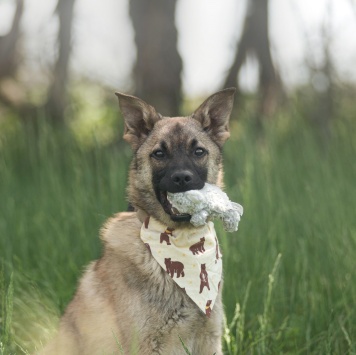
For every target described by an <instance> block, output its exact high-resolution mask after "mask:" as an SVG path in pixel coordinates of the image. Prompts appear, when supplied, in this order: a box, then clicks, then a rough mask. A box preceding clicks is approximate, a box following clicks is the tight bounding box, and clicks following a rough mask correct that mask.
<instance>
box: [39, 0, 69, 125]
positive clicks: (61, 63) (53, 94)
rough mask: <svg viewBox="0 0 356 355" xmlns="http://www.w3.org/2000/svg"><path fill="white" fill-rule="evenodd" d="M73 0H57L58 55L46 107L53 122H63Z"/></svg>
mask: <svg viewBox="0 0 356 355" xmlns="http://www.w3.org/2000/svg"><path fill="white" fill-rule="evenodd" d="M74 2H75V0H58V4H57V8H56V12H57V14H58V17H59V31H58V46H59V48H58V57H57V61H56V64H55V66H54V70H53V79H52V84H51V86H50V88H49V90H48V98H47V103H46V107H47V110H48V114H49V116H50V119H51V120H52V121H53V123H58V124H62V123H63V122H64V111H65V109H66V108H67V105H68V93H67V83H68V65H69V58H70V53H71V39H72V23H73V8H74Z"/></svg>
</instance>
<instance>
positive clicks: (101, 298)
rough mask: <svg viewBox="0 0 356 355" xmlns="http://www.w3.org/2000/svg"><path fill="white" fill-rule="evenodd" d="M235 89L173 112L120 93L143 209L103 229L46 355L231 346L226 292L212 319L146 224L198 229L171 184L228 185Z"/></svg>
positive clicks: (134, 186)
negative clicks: (226, 153)
mask: <svg viewBox="0 0 356 355" xmlns="http://www.w3.org/2000/svg"><path fill="white" fill-rule="evenodd" d="M234 91H235V89H226V90H223V91H220V92H218V93H216V94H214V95H212V96H210V97H209V98H208V99H207V100H206V101H205V102H204V103H203V104H202V105H201V106H200V107H199V108H198V109H197V110H196V111H195V112H194V113H193V114H192V115H191V116H189V117H174V118H166V117H162V116H161V115H160V114H158V113H157V112H156V110H155V109H154V108H153V107H152V106H150V105H148V104H147V103H145V102H144V101H142V100H140V99H138V98H136V97H134V96H128V95H124V94H119V93H118V94H117V96H118V98H119V103H120V107H121V111H122V114H123V117H124V119H125V133H124V138H125V140H126V141H128V142H129V143H130V144H131V146H132V148H133V151H134V158H133V161H132V164H131V169H130V176H129V186H128V198H129V201H130V203H131V204H132V205H133V206H134V207H135V210H136V212H125V213H119V214H118V215H116V216H115V217H114V218H112V219H110V220H109V221H108V222H107V223H106V225H105V226H104V227H103V228H102V231H101V238H102V240H103V243H104V251H103V256H102V257H101V258H100V259H99V260H97V261H95V262H93V263H91V264H90V265H89V267H88V268H87V270H86V272H85V273H84V275H83V277H82V279H81V281H80V284H79V287H78V290H77V292H76V294H75V296H74V299H73V300H72V302H71V303H70V304H69V306H68V308H67V310H66V312H65V314H64V316H63V317H62V319H61V322H60V328H59V333H58V335H57V337H56V338H55V339H54V340H53V341H52V343H50V344H49V345H48V346H47V347H46V348H45V349H44V350H43V353H44V354H65V355H73V354H86V355H87V354H112V353H118V352H119V351H120V349H123V351H124V353H125V354H132V353H137V354H140V355H145V354H170V355H171V354H185V350H184V348H183V346H182V344H181V341H180V338H181V339H182V341H183V342H184V344H185V346H186V347H187V348H188V349H189V351H190V352H191V353H192V354H199V355H200V354H202V355H205V354H214V353H216V354H221V353H222V350H221V336H222V319H223V309H222V304H221V290H220V294H219V295H218V298H217V299H216V301H215V305H214V308H213V309H212V310H211V309H210V305H207V308H206V309H207V312H208V313H209V315H210V318H208V317H207V316H206V315H205V314H204V313H203V312H202V311H201V310H200V309H199V308H198V307H197V306H196V304H195V303H194V302H193V301H192V300H191V299H190V298H189V297H188V296H187V295H186V293H185V292H184V290H183V289H181V288H180V287H179V286H178V285H177V284H176V283H175V282H174V281H173V279H172V277H171V276H170V275H169V274H168V273H167V272H166V270H164V269H163V268H162V267H161V266H160V265H159V264H158V263H157V262H156V260H155V259H154V258H153V257H152V255H151V253H150V251H149V250H148V248H147V247H146V246H145V244H144V243H143V242H142V240H141V239H140V229H141V226H142V224H143V223H144V221H145V219H146V218H147V216H152V217H154V218H155V219H156V220H158V221H160V222H161V223H163V224H164V225H165V226H167V228H170V229H171V230H172V229H175V230H177V229H179V228H194V227H193V226H192V225H191V224H190V223H189V219H190V216H189V215H186V214H183V215H181V214H177V213H174V211H172V208H171V206H170V204H169V203H168V201H167V191H169V192H173V193H174V192H182V191H187V190H191V189H201V188H202V187H203V186H204V184H205V182H208V183H211V184H220V183H221V177H222V161H221V160H222V159H221V148H222V146H223V144H224V142H225V141H226V139H227V138H228V137H229V130H228V121H229V117H230V113H231V109H232V105H233V96H234ZM147 221H148V219H146V222H147ZM146 228H147V223H146ZM172 263H173V262H172ZM181 276H182V277H183V274H182V275H181ZM203 286H207V285H206V284H204V285H203ZM207 287H208V286H207Z"/></svg>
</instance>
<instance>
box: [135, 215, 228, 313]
mask: <svg viewBox="0 0 356 355" xmlns="http://www.w3.org/2000/svg"><path fill="white" fill-rule="evenodd" d="M140 236H141V239H142V241H143V242H144V243H145V245H146V247H147V248H148V250H149V251H150V252H151V255H152V256H153V257H154V258H155V260H156V261H157V262H158V264H159V265H160V266H161V267H162V268H163V269H164V270H166V272H167V273H168V274H169V275H170V276H171V277H172V279H173V280H174V282H175V283H176V284H177V285H178V286H179V287H180V288H181V289H182V290H183V291H184V292H185V293H186V294H187V295H188V296H189V297H190V298H191V299H192V300H193V301H194V303H195V304H196V305H197V306H198V307H199V308H200V309H201V310H202V311H203V312H204V313H205V314H206V315H207V316H208V317H209V316H210V313H211V310H212V309H213V307H214V304H215V300H216V297H217V295H218V292H219V288H220V282H221V277H222V260H221V257H222V255H221V253H220V249H219V244H218V240H217V237H216V233H215V228H214V224H213V222H208V223H207V224H206V225H204V226H202V227H197V228H184V229H170V228H168V227H166V226H165V225H163V224H161V223H160V222H158V221H157V220H155V219H154V218H153V217H147V218H146V219H145V221H144V223H143V225H142V227H141V233H140Z"/></svg>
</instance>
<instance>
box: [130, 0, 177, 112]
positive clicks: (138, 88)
mask: <svg viewBox="0 0 356 355" xmlns="http://www.w3.org/2000/svg"><path fill="white" fill-rule="evenodd" d="M175 6H176V0H130V15H131V19H132V23H133V27H134V30H135V42H136V48H137V60H136V65H135V68H134V82H135V94H136V95H137V96H138V97H140V98H142V99H143V100H145V101H147V102H148V103H150V104H151V105H153V106H155V107H156V108H157V110H158V111H159V112H161V113H162V114H163V115H177V114H178V112H179V110H180V104H181V78H180V75H181V71H182V60H181V57H180V55H179V53H178V50H177V30H176V27H175Z"/></svg>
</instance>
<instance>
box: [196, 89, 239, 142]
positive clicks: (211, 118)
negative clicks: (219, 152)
mask: <svg viewBox="0 0 356 355" xmlns="http://www.w3.org/2000/svg"><path fill="white" fill-rule="evenodd" d="M235 91H236V89H235V88H229V89H224V90H221V91H219V92H217V93H216V94H213V95H211V96H210V97H208V98H207V99H206V100H205V101H204V102H203V103H202V104H201V105H200V106H199V108H198V109H197V110H195V112H194V113H193V115H192V118H194V119H196V120H197V121H199V122H200V123H201V125H202V126H203V128H204V130H205V131H206V132H208V133H209V135H210V136H211V138H212V139H213V140H214V141H215V142H216V143H217V144H218V145H219V146H222V145H223V144H224V143H225V141H226V140H227V139H228V138H229V137H230V133H229V119H230V114H231V110H232V107H233V104H234V94H235Z"/></svg>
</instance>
